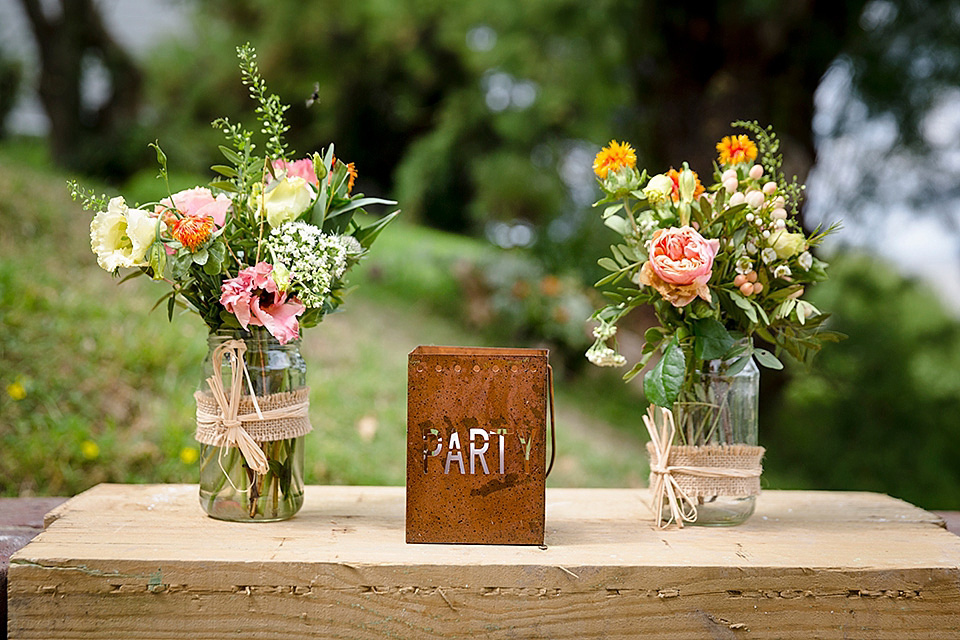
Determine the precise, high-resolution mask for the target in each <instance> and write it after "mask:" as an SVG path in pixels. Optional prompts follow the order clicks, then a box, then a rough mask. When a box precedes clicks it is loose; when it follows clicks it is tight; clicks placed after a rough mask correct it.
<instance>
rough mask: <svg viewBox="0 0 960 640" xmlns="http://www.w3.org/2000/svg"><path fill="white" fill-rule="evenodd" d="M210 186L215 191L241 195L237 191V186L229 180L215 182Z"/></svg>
mask: <svg viewBox="0 0 960 640" xmlns="http://www.w3.org/2000/svg"><path fill="white" fill-rule="evenodd" d="M210 186H211V187H213V188H214V189H220V190H221V191H229V192H230V193H240V190H239V189H237V186H236V185H235V184H233V183H232V182H228V181H227V180H214V181H212V182H211V183H210Z"/></svg>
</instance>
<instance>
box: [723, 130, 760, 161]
mask: <svg viewBox="0 0 960 640" xmlns="http://www.w3.org/2000/svg"><path fill="white" fill-rule="evenodd" d="M717 152H719V153H720V164H723V165H730V164H740V163H741V162H753V161H754V160H756V159H757V145H755V144H754V143H753V140H751V139H750V138H748V137H747V136H744V135H740V136H724V137H723V140H721V141H720V142H718V143H717Z"/></svg>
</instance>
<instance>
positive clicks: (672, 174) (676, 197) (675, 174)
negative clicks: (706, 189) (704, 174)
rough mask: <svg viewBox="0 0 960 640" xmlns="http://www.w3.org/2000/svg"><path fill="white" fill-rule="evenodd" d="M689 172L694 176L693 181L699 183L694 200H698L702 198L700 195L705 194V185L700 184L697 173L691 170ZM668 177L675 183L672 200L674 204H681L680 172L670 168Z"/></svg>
mask: <svg viewBox="0 0 960 640" xmlns="http://www.w3.org/2000/svg"><path fill="white" fill-rule="evenodd" d="M688 171H690V173H692V174H693V179H694V180H696V181H697V186H696V187H694V189H693V199H694V200H696V199H697V198H699V197H700V194H701V193H703V185H702V184H700V176H698V175H697V172H696V171H693V170H691V169H688ZM667 177H668V178H670V181H671V182H673V192H672V193H671V194H670V197H671V199H672V200H673V201H674V202H680V172H679V171H677V170H676V169H674V168H673V167H670V171H667Z"/></svg>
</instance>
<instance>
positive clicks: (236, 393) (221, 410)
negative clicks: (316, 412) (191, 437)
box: [196, 340, 310, 475]
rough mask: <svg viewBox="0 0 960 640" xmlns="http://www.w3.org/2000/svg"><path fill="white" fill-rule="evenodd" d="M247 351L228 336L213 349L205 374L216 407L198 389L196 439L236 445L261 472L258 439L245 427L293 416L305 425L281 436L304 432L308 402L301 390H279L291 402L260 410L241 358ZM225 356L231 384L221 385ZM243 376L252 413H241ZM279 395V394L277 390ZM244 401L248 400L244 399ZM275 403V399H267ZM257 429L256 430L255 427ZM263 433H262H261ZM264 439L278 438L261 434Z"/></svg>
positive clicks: (264, 462) (262, 461)
mask: <svg viewBox="0 0 960 640" xmlns="http://www.w3.org/2000/svg"><path fill="white" fill-rule="evenodd" d="M246 351H247V345H246V344H245V343H244V342H243V341H242V340H227V341H226V342H224V343H223V344H221V345H219V346H217V348H216V349H214V351H213V354H212V356H211V359H212V362H213V375H212V376H210V377H209V378H207V385H208V386H209V387H210V392H211V394H212V396H213V400H214V402H215V407H216V409H215V411H211V410H210V408H209V405H210V404H211V403H208V402H204V401H203V398H202V396H203V395H204V394H201V393H200V392H197V394H196V395H197V440H199V441H200V442H203V443H204V444H212V445H214V446H218V447H237V448H238V449H240V453H241V454H242V455H243V459H244V460H245V461H246V463H247V466H248V467H250V468H251V469H253V470H254V471H255V472H257V473H258V474H260V475H263V474H265V473H266V472H267V469H268V465H267V456H266V454H265V453H264V452H263V449H261V448H260V445H259V444H258V442H257V440H256V439H254V438H253V436H251V435H250V433H249V431H248V430H247V428H245V427H244V424H245V423H246V424H247V425H248V426H251V427H252V426H253V425H255V424H263V423H267V422H278V423H280V424H281V426H282V423H283V422H284V421H292V420H295V421H296V422H298V423H306V428H305V429H304V428H302V427H299V428H297V432H296V433H281V434H280V435H279V437H280V438H286V437H294V436H299V435H303V434H304V433H306V432H307V431H309V430H310V427H309V421H308V420H305V418H306V416H307V414H308V411H309V406H310V402H309V400H307V399H306V393H302V394H282V395H284V396H286V395H289V396H291V398H292V399H293V402H290V401H286V402H282V403H279V404H281V406H277V407H274V408H268V409H266V410H261V408H260V402H258V400H257V395H256V394H255V393H254V392H253V383H252V382H251V380H250V372H249V371H247V365H246V363H245V361H244V357H243V356H244V354H245V353H246ZM224 358H227V360H228V361H229V363H230V372H231V375H230V387H229V389H227V388H225V387H224V384H223V377H222V375H221V372H222V367H223V360H224ZM244 379H246V381H247V387H248V389H249V390H250V395H249V396H247V397H249V398H250V400H251V401H252V404H253V409H254V412H253V413H244V414H241V413H240V406H241V400H243V399H244V394H243V381H244ZM276 395H278V396H279V395H281V394H276ZM272 399H273V396H266V397H262V398H261V400H267V401H269V400H272ZM243 404H249V403H247V402H246V401H244V403H243ZM266 404H267V405H268V406H269V405H270V404H277V403H276V402H267V403H266ZM255 431H256V430H255ZM260 435H262V434H260ZM264 439H265V440H270V439H279V438H271V437H267V438H264Z"/></svg>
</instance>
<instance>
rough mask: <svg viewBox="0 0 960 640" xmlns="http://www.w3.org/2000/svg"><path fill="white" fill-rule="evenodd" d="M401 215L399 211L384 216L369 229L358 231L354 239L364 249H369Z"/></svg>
mask: <svg viewBox="0 0 960 640" xmlns="http://www.w3.org/2000/svg"><path fill="white" fill-rule="evenodd" d="M398 215H400V210H399V209H397V210H396V211H394V212H393V213H391V214H390V215H388V216H384V217H382V218H380V219H379V220H377V221H376V222H374V223H373V224H371V225H370V226H368V227H364V228H363V229H358V230H357V231H356V233H354V234H353V237H354V238H356V239H357V242H359V243H360V246H362V247H363V248H364V249H369V248H370V245H372V244H373V241H374V240H376V239H377V236H379V235H380V232H381V231H383V230H384V229H385V228H386V226H387V225H388V224H390V222H391V221H393V219H394V218H396V217H397V216H398Z"/></svg>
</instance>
